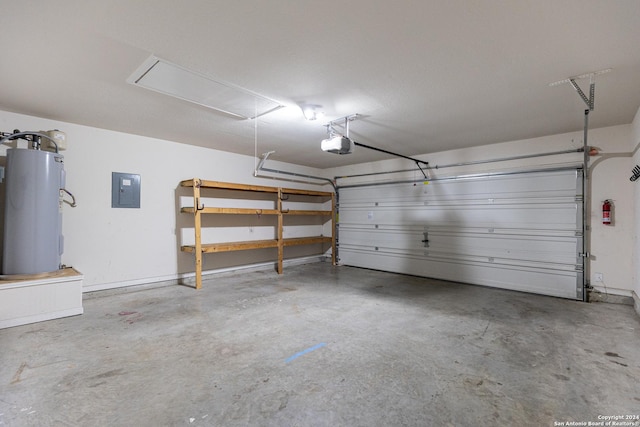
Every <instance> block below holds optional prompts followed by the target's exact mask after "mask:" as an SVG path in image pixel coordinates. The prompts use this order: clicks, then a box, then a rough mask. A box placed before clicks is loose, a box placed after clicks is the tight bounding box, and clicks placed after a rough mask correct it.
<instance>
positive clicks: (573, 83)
mask: <svg viewBox="0 0 640 427" xmlns="http://www.w3.org/2000/svg"><path fill="white" fill-rule="evenodd" d="M611 71H612V69H611V68H607V69H604V70H600V71H594V72H591V73H585V74H580V75H579V76H573V77H569V78H566V79H564V80H559V81H557V82H553V83H549V86H559V85H561V84H564V83H569V84H570V85H571V86H572V87H573V88H574V89H575V91H576V92H578V95H580V98H582V100H583V101H584V103H585V104H587V107H588V108H589V111H593V109H594V107H595V90H596V83H595V77H596V76H599V75H600V74H606V73H609V72H611ZM586 78H588V79H589V97H587V95H586V94H585V93H584V91H583V90H582V89H581V88H580V86H579V85H578V83H577V82H576V81H577V80H581V79H586Z"/></svg>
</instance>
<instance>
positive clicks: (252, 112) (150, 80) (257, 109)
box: [127, 55, 284, 119]
mask: <svg viewBox="0 0 640 427" xmlns="http://www.w3.org/2000/svg"><path fill="white" fill-rule="evenodd" d="M127 82H128V83H130V84H133V85H135V86H140V87H143V88H145V89H149V90H153V91H155V92H159V93H162V94H165V95H169V96H173V97H175V98H178V99H182V100H184V101H189V102H193V103H194V104H198V105H201V106H203V107H207V108H211V109H212V110H216V111H219V112H221V113H224V114H228V115H230V116H233V117H235V118H237V119H255V118H257V117H260V116H263V115H265V114H268V113H271V112H273V111H276V110H279V109H280V108H282V107H284V105H281V104H280V103H279V102H277V101H274V100H273V99H269V98H267V97H265V96H262V95H259V94H257V93H255V92H252V91H250V90H248V89H244V88H241V87H239V86H236V85H233V84H231V83H227V82H221V81H216V80H213V79H211V78H209V77H207V76H204V75H202V74H199V73H196V72H193V71H191V70H188V69H186V68H183V67H181V66H179V65H175V64H172V63H170V62H167V61H165V60H163V59H160V58H158V57H156V56H153V55H152V56H150V57H149V58H148V59H147V60H146V61H145V62H143V63H142V65H141V66H140V67H138V69H137V70H136V71H134V72H133V74H131V76H129V78H128V79H127Z"/></svg>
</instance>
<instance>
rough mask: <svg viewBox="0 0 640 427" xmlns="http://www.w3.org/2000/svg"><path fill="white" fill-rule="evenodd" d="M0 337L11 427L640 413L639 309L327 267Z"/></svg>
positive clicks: (483, 420) (3, 395) (99, 310)
mask: <svg viewBox="0 0 640 427" xmlns="http://www.w3.org/2000/svg"><path fill="white" fill-rule="evenodd" d="M84 309H85V314H84V315H82V316H77V317H73V318H66V319H59V320H53V321H49V322H43V323H38V324H33V325H26V326H20V327H15V328H10V329H5V330H2V331H0V363H1V364H0V366H1V368H0V425H3V426H5V425H9V426H203V425H207V426H247V425H251V426H254V425H256V426H497V425H500V426H502V425H504V426H516V425H517V426H552V425H554V422H566V421H584V422H588V421H598V416H599V415H604V416H608V415H640V385H639V382H638V379H639V378H640V321H639V319H638V317H637V315H636V313H635V312H634V311H633V308H632V307H630V306H625V305H618V304H604V303H598V304H585V303H581V302H574V301H565V300H561V299H556V298H550V297H542V296H535V295H528V294H522V293H516V292H509V291H502V290H495V289H488V288H482V287H477V286H468V285H460V284H455V283H445V282H439V281H434V280H427V279H420V278H415V277H406V276H399V275H395V274H389V273H381V272H374V271H369V270H362V269H355V268H349V267H332V266H331V265H329V264H324V263H317V264H309V265H304V266H295V267H289V268H287V269H286V271H285V274H284V275H283V276H277V275H276V274H275V273H273V272H271V271H268V272H264V271H262V272H249V273H242V274H239V275H237V276H233V275H227V276H223V277H219V278H217V279H215V280H209V281H206V282H205V284H204V287H203V289H202V290H200V291H196V290H194V289H191V288H188V287H184V286H167V287H160V288H153V289H146V290H133V289H127V290H125V291H104V292H95V293H92V294H87V295H85V301H84ZM555 425H558V424H555Z"/></svg>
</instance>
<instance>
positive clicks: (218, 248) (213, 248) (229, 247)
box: [180, 239, 278, 253]
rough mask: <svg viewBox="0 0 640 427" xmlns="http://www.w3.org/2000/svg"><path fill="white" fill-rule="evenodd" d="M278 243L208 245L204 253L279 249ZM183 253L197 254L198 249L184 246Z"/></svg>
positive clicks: (192, 246)
mask: <svg viewBox="0 0 640 427" xmlns="http://www.w3.org/2000/svg"><path fill="white" fill-rule="evenodd" d="M277 247H278V241H277V240H275V239H273V240H249V241H245V242H225V243H208V244H203V245H202V252H203V253H212V252H233V251H243V250H247V249H263V248H277ZM180 249H181V250H182V251H183V252H195V250H196V247H195V246H194V245H187V246H182V247H181V248H180Z"/></svg>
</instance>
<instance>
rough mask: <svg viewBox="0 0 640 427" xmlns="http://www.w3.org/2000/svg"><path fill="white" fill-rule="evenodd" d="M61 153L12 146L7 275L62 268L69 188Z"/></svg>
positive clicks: (7, 200) (5, 252)
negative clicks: (65, 197)
mask: <svg viewBox="0 0 640 427" xmlns="http://www.w3.org/2000/svg"><path fill="white" fill-rule="evenodd" d="M38 148H39V146H38ZM57 151H58V150H57V147H56V150H55V152H51V151H44V150H40V149H26V148H11V149H8V150H7V165H6V176H5V182H6V191H5V204H4V205H5V220H4V241H3V258H2V273H3V274H5V275H18V274H38V273H47V272H51V271H55V270H58V269H59V268H60V267H61V256H62V252H63V249H64V240H63V236H62V205H63V192H66V190H65V171H64V157H63V156H62V155H61V154H59V153H58V152H57ZM72 197H73V196H72ZM73 205H75V202H74V204H73Z"/></svg>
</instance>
